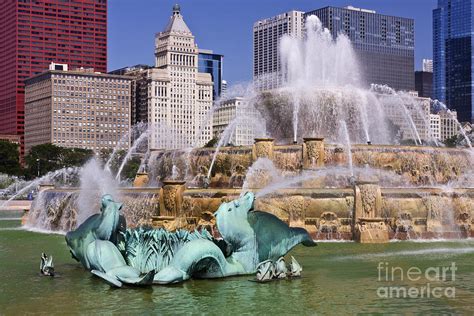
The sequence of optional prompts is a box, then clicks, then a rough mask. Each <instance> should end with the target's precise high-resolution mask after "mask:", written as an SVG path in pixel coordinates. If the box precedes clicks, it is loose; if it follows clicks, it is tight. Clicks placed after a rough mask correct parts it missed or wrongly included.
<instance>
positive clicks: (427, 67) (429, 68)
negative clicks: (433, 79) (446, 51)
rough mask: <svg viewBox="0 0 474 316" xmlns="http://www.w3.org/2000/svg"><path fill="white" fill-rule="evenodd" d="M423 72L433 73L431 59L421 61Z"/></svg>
mask: <svg viewBox="0 0 474 316" xmlns="http://www.w3.org/2000/svg"><path fill="white" fill-rule="evenodd" d="M423 71H424V72H433V59H423Z"/></svg>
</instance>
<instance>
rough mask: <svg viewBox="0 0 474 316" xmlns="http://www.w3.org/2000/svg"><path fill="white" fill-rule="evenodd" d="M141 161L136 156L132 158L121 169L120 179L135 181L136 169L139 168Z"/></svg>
mask: <svg viewBox="0 0 474 316" xmlns="http://www.w3.org/2000/svg"><path fill="white" fill-rule="evenodd" d="M140 163H141V159H140V157H138V156H135V157H132V158H131V159H130V160H129V161H128V162H127V163H126V164H125V166H124V167H123V170H122V173H121V175H120V177H121V178H122V180H124V179H132V180H133V179H135V176H136V175H137V172H138V168H140Z"/></svg>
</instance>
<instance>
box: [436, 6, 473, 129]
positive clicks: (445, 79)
mask: <svg viewBox="0 0 474 316" xmlns="http://www.w3.org/2000/svg"><path fill="white" fill-rule="evenodd" d="M473 14H474V12H473V5H472V0H438V7H437V8H436V9H434V10H433V59H434V97H435V98H436V99H438V100H441V101H443V102H445V103H446V105H447V106H448V107H449V108H450V109H454V110H456V112H457V114H458V119H459V121H461V122H473V118H474V106H473V101H474V100H473V97H472V93H473V84H474V80H473V58H474V55H473V45H474V42H473V40H472V39H473V32H474V25H473Z"/></svg>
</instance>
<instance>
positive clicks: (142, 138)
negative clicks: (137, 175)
mask: <svg viewBox="0 0 474 316" xmlns="http://www.w3.org/2000/svg"><path fill="white" fill-rule="evenodd" d="M149 133H150V132H149V129H147V130H146V131H145V132H143V133H142V134H141V135H140V137H138V138H137V139H136V140H135V142H134V143H133V146H132V147H130V148H129V150H128V151H127V153H126V154H125V157H124V158H123V160H122V163H121V164H120V167H119V169H118V171H117V175H116V176H115V179H116V180H119V181H120V175H121V174H122V170H123V168H124V167H125V165H126V164H127V162H128V161H129V160H130V157H131V156H132V154H133V153H134V152H135V150H136V149H137V147H138V146H140V145H141V144H142V143H143V142H144V141H145V140H148V135H149Z"/></svg>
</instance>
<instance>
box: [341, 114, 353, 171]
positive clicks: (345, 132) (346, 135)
mask: <svg viewBox="0 0 474 316" xmlns="http://www.w3.org/2000/svg"><path fill="white" fill-rule="evenodd" d="M340 133H342V137H343V139H344V140H345V143H344V145H345V147H346V152H347V163H348V165H349V170H350V172H351V176H352V177H353V176H354V167H353V163H352V148H351V139H350V137H349V131H348V130H347V125H346V122H344V121H341V128H340Z"/></svg>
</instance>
